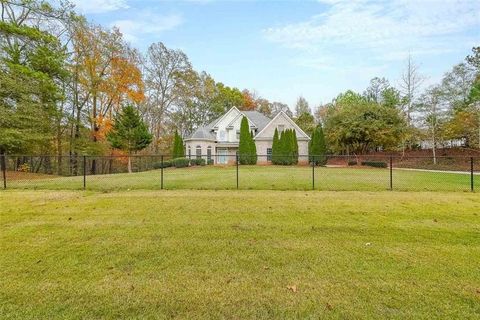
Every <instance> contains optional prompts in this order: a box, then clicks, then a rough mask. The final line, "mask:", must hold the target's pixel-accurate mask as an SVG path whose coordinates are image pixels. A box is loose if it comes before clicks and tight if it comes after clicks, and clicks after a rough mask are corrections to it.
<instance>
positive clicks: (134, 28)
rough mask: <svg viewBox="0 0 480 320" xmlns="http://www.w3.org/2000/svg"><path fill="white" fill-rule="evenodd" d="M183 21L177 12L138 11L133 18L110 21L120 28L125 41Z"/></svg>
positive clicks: (172, 26)
mask: <svg viewBox="0 0 480 320" xmlns="http://www.w3.org/2000/svg"><path fill="white" fill-rule="evenodd" d="M182 23H183V17H182V16H181V15H179V14H168V15H159V14H154V13H151V12H145V11H143V12H139V13H138V14H136V15H135V18H134V19H123V20H116V21H114V22H112V23H111V26H112V27H113V26H115V27H117V28H119V29H120V32H122V34H123V35H124V38H125V39H126V40H127V41H130V42H132V43H135V42H137V41H139V39H140V38H141V37H142V36H144V35H155V34H159V33H162V32H164V31H167V30H172V29H174V28H176V27H178V26H179V25H181V24H182Z"/></svg>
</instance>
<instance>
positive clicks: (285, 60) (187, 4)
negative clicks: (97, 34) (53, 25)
mask: <svg viewBox="0 0 480 320" xmlns="http://www.w3.org/2000/svg"><path fill="white" fill-rule="evenodd" d="M73 2H74V3H75V4H76V8H77V11H78V12H79V13H82V14H84V15H85V16H86V17H87V18H88V20H89V21H91V22H94V23H97V24H101V25H103V26H106V27H113V26H116V27H118V28H119V29H120V31H121V32H122V33H123V34H124V37H125V39H126V40H127V41H128V42H130V43H131V45H132V46H134V47H136V48H137V49H139V50H140V51H141V52H145V51H146V50H147V48H148V47H149V45H150V44H152V43H154V42H163V43H164V44H165V45H166V46H167V47H169V48H175V49H181V50H182V51H184V52H185V53H186V54H187V55H188V57H189V59H190V61H191V62H192V64H193V67H194V68H195V70H197V71H206V72H208V73H209V74H210V75H211V76H213V78H214V79H215V80H216V81H218V82H223V83H224V84H226V85H228V86H234V87H238V88H240V89H241V90H242V89H244V88H247V89H249V90H255V91H256V93H257V94H258V95H260V96H262V97H264V98H267V99H268V100H270V101H281V102H284V103H287V104H289V105H290V107H291V108H293V106H294V104H295V101H296V99H297V97H298V96H300V95H301V96H304V97H305V98H306V99H307V100H308V101H309V103H310V105H311V106H316V105H319V104H322V103H327V102H330V101H331V100H332V99H333V98H334V97H336V96H337V95H338V94H339V93H341V92H344V91H346V90H348V89H351V90H354V91H357V92H363V91H364V89H365V88H366V87H367V86H368V84H369V81H370V79H371V78H373V77H377V76H378V77H386V78H387V79H388V80H389V81H390V83H391V84H392V85H395V86H398V84H399V82H400V78H401V75H402V71H403V70H404V68H405V64H406V59H407V57H408V55H409V54H410V55H411V56H412V58H413V60H414V61H415V62H416V63H417V64H418V65H419V66H420V71H421V73H422V74H423V75H424V76H426V78H427V80H426V81H425V85H429V84H433V83H436V82H438V81H440V79H441V77H442V75H443V74H444V73H445V72H447V71H449V70H450V69H451V68H452V66H453V65H455V64H457V63H460V62H462V61H463V60H464V58H465V56H466V55H468V54H469V53H470V52H471V48H472V47H473V46H480V1H479V0H466V1H449V0H443V1H440V0H436V1H433V0H416V1H412V0H393V1H367V0H358V1H357V0H351V1H339V0H317V1H293V0H291V1H267V0H264V1H216V0H185V1H159V0H74V1H73Z"/></svg>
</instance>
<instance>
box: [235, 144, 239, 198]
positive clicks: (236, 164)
mask: <svg viewBox="0 0 480 320" xmlns="http://www.w3.org/2000/svg"><path fill="white" fill-rule="evenodd" d="M235 166H236V167H237V168H236V171H237V190H238V151H237V153H236V154H235Z"/></svg>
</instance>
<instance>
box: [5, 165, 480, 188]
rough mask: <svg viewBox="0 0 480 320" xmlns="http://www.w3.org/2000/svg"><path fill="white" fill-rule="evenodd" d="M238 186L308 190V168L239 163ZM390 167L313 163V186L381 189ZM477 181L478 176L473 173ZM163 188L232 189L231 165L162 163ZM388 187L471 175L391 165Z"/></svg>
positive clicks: (38, 182)
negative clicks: (163, 166) (164, 164)
mask: <svg viewBox="0 0 480 320" xmlns="http://www.w3.org/2000/svg"><path fill="white" fill-rule="evenodd" d="M238 173H239V175H238V177H239V188H240V189H244V190H249V189H255V190H272V189H273V190H311V189H312V185H313V184H312V168H311V167H308V166H240V168H239V172H238ZM389 179H390V172H389V169H384V168H325V167H317V168H315V189H317V190H332V191H335V190H347V191H348V190H351V191H354V190H359V191H381V190H388V189H389V188H390V180H389ZM475 179H476V180H477V181H478V179H480V176H476V177H475ZM476 183H477V185H478V182H476ZM163 185H164V188H166V189H208V190H222V189H236V187H237V175H236V168H235V167H234V166H226V167H218V166H204V167H200V166H197V167H190V168H167V169H164V184H163ZM8 186H9V187H10V188H24V189H50V190H79V189H82V188H83V177H81V176H80V177H56V178H49V179H45V176H42V177H41V178H38V177H37V178H36V179H21V180H14V181H9V182H8ZM160 187H161V174H160V170H153V171H147V172H138V173H133V174H128V173H122V174H110V175H96V176H87V189H89V190H96V191H113V190H133V189H144V190H158V189H160ZM393 187H394V189H395V190H400V191H405V190H411V191H469V190H470V176H469V175H467V174H458V173H448V172H445V173H444V172H418V171H404V170H394V172H393Z"/></svg>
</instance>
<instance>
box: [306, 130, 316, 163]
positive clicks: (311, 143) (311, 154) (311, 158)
mask: <svg viewBox="0 0 480 320" xmlns="http://www.w3.org/2000/svg"><path fill="white" fill-rule="evenodd" d="M316 132H317V130H316V129H315V130H313V132H312V136H311V138H310V141H309V142H308V155H309V157H308V158H309V159H308V160H309V162H310V163H312V162H314V161H315V151H314V147H313V146H314V145H315V139H316Z"/></svg>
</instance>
